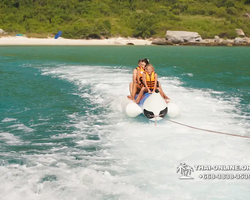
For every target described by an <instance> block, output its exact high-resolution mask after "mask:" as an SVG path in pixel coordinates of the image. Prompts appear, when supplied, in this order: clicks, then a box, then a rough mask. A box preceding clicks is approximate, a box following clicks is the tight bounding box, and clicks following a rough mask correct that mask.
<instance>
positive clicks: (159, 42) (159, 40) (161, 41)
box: [152, 38, 173, 45]
mask: <svg viewBox="0 0 250 200" xmlns="http://www.w3.org/2000/svg"><path fill="white" fill-rule="evenodd" d="M152 44H154V45H173V43H172V42H171V41H168V40H166V39H165V38H156V39H154V40H153V42H152Z"/></svg>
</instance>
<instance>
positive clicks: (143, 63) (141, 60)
mask: <svg viewBox="0 0 250 200" xmlns="http://www.w3.org/2000/svg"><path fill="white" fill-rule="evenodd" d="M138 66H140V67H143V68H144V67H145V66H146V62H145V59H140V60H139V61H138Z"/></svg>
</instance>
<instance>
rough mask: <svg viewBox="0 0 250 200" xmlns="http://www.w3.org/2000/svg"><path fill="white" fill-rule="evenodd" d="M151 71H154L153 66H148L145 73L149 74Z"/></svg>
mask: <svg viewBox="0 0 250 200" xmlns="http://www.w3.org/2000/svg"><path fill="white" fill-rule="evenodd" d="M153 71H155V68H154V67H153V65H151V64H148V65H147V67H146V72H148V73H149V74H151V73H152V72H153Z"/></svg>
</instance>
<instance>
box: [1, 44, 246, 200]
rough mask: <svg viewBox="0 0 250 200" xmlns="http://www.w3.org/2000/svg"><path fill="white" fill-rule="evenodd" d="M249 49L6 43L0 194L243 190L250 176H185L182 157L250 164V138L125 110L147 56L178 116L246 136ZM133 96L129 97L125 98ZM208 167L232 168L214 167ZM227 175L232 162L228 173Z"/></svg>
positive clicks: (191, 161) (135, 195) (194, 195)
mask: <svg viewBox="0 0 250 200" xmlns="http://www.w3.org/2000/svg"><path fill="white" fill-rule="evenodd" d="M249 55H250V48H244V47H172V46H171V47H168V46H112V47H107V46H88V47H82V46H77V47H73V46H72V47H70V46H68V47H64V46H62V47H34V46H32V47H21V46H19V47H4V46H2V47H0V77H1V78H0V180H1V182H2V183H4V185H3V186H2V187H1V188H0V199H48V198H49V199H77V200H78V199H122V200H123V199H124V200H125V199H126V200H127V199H150V200H151V199H153V200H154V199H164V200H165V199H201V198H202V199H247V198H248V197H249V194H250V189H249V188H250V187H249V186H250V183H249V181H250V170H249V171H239V172H237V173H244V174H249V178H248V179H245V180H236V179H233V180H218V179H216V180H203V179H200V178H199V175H200V174H202V173H208V171H194V172H193V173H192V177H193V178H194V179H193V180H179V176H180V175H179V174H177V173H176V169H177V167H178V166H179V165H180V163H183V162H185V163H187V164H188V165H190V166H193V167H194V166H195V165H196V166H197V165H240V166H242V165H247V166H250V150H249V141H250V139H244V138H237V137H231V136H225V135H219V134H214V133H209V132H201V131H199V130H195V129H190V128H187V127H183V126H180V125H177V124H173V123H171V122H169V121H166V120H162V121H161V122H159V123H158V124H157V126H154V124H153V123H150V122H149V121H148V120H147V119H146V118H144V117H143V116H139V117H137V118H135V119H133V118H129V117H127V116H126V115H125V113H124V112H123V104H122V102H123V101H124V98H125V97H126V95H127V94H128V84H129V82H130V81H131V79H132V71H133V69H134V68H135V67H136V66H137V61H138V59H141V58H149V60H150V62H151V63H152V64H153V65H154V66H155V68H156V72H157V73H158V77H159V80H160V82H161V85H162V87H163V89H164V91H165V93H166V94H167V95H168V96H169V97H170V98H171V101H172V102H174V103H175V104H176V105H177V106H178V107H179V109H180V114H179V116H177V117H176V118H174V119H173V120H175V121H178V122H181V123H184V124H187V125H191V126H195V127H199V128H204V129H209V130H214V131H220V132H226V133H233V134H237V135H247V136H250V131H249V130H250V129H249V128H250V103H249V102H250V88H249V85H250V56H249ZM125 99H126V98H125ZM209 173H225V172H224V171H219V172H218V171H216V172H215V171H209ZM226 173H227V174H229V173H231V174H233V173H235V172H232V171H230V172H228V171H227V172H226Z"/></svg>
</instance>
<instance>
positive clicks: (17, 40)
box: [0, 36, 152, 46]
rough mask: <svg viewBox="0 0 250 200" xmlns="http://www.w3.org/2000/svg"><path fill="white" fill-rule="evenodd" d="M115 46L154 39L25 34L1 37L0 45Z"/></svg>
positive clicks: (145, 42) (147, 43) (146, 43)
mask: <svg viewBox="0 0 250 200" xmlns="http://www.w3.org/2000/svg"><path fill="white" fill-rule="evenodd" d="M19 45H20V46H21V45H25V46H29V45H30V46H60V45H63V46H67V45H69V46H70V45H73V46H78V45H79V46H85V45H86V46H95V45H97V46H99V45H106V46H115V45H152V40H144V39H136V38H122V37H116V38H110V39H89V40H87V39H65V38H62V37H60V38H58V39H54V38H27V37H25V36H11V37H0V46H19Z"/></svg>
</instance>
